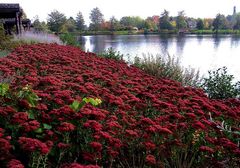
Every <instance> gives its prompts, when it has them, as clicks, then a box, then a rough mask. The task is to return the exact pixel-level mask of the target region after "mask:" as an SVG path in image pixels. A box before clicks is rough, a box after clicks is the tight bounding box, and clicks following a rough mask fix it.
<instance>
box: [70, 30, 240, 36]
mask: <svg viewBox="0 0 240 168" xmlns="http://www.w3.org/2000/svg"><path fill="white" fill-rule="evenodd" d="M178 33H179V31H178V30H160V31H146V30H145V31H144V30H139V31H127V30H126V31H113V32H112V31H84V32H74V33H71V34H73V35H77V36H88V35H132V34H135V35H137V34H178ZM184 34H239V35H240V30H218V31H217V32H216V31H213V30H189V31H187V32H185V33H184Z"/></svg>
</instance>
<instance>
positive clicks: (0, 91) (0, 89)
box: [0, 83, 9, 96]
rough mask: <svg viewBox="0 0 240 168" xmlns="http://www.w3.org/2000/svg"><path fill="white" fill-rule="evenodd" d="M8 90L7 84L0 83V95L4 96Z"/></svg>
mask: <svg viewBox="0 0 240 168" xmlns="http://www.w3.org/2000/svg"><path fill="white" fill-rule="evenodd" d="M8 90H9V85H8V84H7V83H1V84H0V95H1V96H5V95H6V94H7V92H8Z"/></svg>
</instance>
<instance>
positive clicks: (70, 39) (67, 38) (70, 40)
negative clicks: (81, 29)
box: [60, 33, 79, 46]
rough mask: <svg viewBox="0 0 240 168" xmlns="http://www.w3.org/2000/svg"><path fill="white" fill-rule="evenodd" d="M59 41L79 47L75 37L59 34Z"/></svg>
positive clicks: (68, 34)
mask: <svg viewBox="0 0 240 168" xmlns="http://www.w3.org/2000/svg"><path fill="white" fill-rule="evenodd" d="M60 39H61V40H62V42H63V43H64V44H66V45H72V46H79V44H78V42H77V39H76V36H74V35H72V34H70V33H64V34H61V35H60Z"/></svg>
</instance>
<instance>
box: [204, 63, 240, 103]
mask: <svg viewBox="0 0 240 168" xmlns="http://www.w3.org/2000/svg"><path fill="white" fill-rule="evenodd" d="M208 74H209V77H208V78H204V79H203V83H202V84H201V87H202V88H203V89H204V91H205V92H206V93H207V94H208V96H209V98H212V99H228V98H235V97H238V96H239V95H240V82H236V83H233V80H234V77H233V75H229V74H228V72H227V68H226V67H223V68H219V69H217V70H216V71H209V72H208Z"/></svg>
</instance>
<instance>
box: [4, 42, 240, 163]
mask: <svg viewBox="0 0 240 168" xmlns="http://www.w3.org/2000/svg"><path fill="white" fill-rule="evenodd" d="M0 74H1V75H2V76H1V78H9V79H11V87H12V90H13V91H17V90H19V88H22V87H25V86H26V85H27V84H28V85H30V86H31V87H32V89H33V91H34V92H35V93H36V94H37V95H38V97H39V98H40V100H38V102H37V105H36V106H35V107H34V106H31V105H30V104H29V102H28V101H27V100H25V99H20V100H19V101H16V102H15V104H14V105H12V104H11V102H9V101H8V99H7V98H1V99H0V100H1V102H2V103H1V105H0V149H1V150H0V164H5V165H8V166H9V165H13V164H16V165H19V167H21V166H22V165H25V166H27V165H29V163H31V164H32V163H34V159H36V157H38V158H41V159H42V160H41V163H44V164H47V165H48V166H49V167H57V166H61V165H62V167H66V166H65V165H69V166H67V167H84V166H82V165H86V164H89V165H90V164H91V165H93V164H96V163H97V164H98V165H99V166H103V167H111V166H112V167H117V166H122V167H124V166H125V167H127V165H128V166H130V167H133V166H136V167H141V166H144V165H148V166H153V167H154V166H157V167H159V166H162V165H169V166H170V167H175V166H174V165H185V166H186V165H190V166H193V167H196V166H209V165H216V167H221V166H223V167H224V166H226V164H228V165H231V164H236V163H237V162H238V161H239V159H240V148H239V141H240V101H239V100H237V99H231V100H227V101H217V100H210V99H208V98H207V96H206V95H205V94H204V93H203V91H202V90H199V89H194V88H190V87H183V86H181V85H180V83H177V82H175V81H171V80H168V79H157V78H155V77H152V76H150V75H147V74H146V73H144V72H143V71H141V70H139V69H138V68H136V67H133V66H128V65H127V64H126V63H124V62H117V61H115V60H111V59H104V58H100V57H97V56H96V55H95V54H93V53H86V52H83V51H81V50H79V49H78V48H74V47H70V46H59V45H55V44H37V45H31V46H24V47H20V48H18V49H16V50H15V51H14V52H13V53H11V54H10V55H9V56H7V57H5V58H2V59H1V62H0ZM83 97H93V98H99V99H101V100H102V102H103V103H102V104H101V105H100V106H97V107H94V106H91V105H86V106H84V107H83V108H82V109H81V110H80V111H79V112H75V111H74V110H73V109H71V108H70V106H69V105H70V104H71V103H73V101H74V100H78V101H81V100H82V99H81V98H83ZM223 121H224V124H223V123H222V122H223ZM230 126H231V129H230ZM184 156H187V157H184ZM44 159H45V160H44ZM73 162H78V164H77V163H73ZM80 164H81V165H80ZM89 167H91V166H89ZM92 167H97V166H92Z"/></svg>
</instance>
